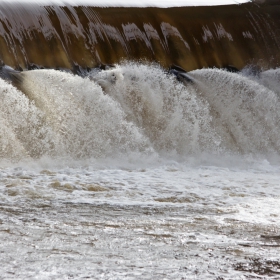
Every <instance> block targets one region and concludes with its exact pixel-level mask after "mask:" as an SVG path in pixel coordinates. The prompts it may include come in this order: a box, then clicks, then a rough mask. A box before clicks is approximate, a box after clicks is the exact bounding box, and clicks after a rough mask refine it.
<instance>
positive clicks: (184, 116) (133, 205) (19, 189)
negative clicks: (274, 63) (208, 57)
mask: <svg viewBox="0 0 280 280" xmlns="http://www.w3.org/2000/svg"><path fill="white" fill-rule="evenodd" d="M248 69H249V68H247V69H245V70H243V72H241V73H230V72H227V71H224V70H218V69H201V70H195V71H192V72H189V73H188V74H189V76H190V78H191V80H192V81H191V82H190V81H185V82H179V81H177V79H176V77H175V76H173V75H170V74H168V73H167V72H165V71H164V70H163V69H162V68H160V67H159V66H158V65H154V64H140V63H132V62H126V63H122V64H120V65H118V66H117V67H116V68H112V69H109V70H104V71H96V70H93V71H92V72H89V73H86V74H85V75H84V77H81V76H77V75H72V74H69V73H66V72H61V71H55V70H33V71H26V72H22V73H20V74H16V75H17V88H16V87H14V86H13V85H12V84H11V83H9V82H7V81H5V80H0V91H1V93H0V98H1V102H0V107H1V108H0V126H1V135H0V146H1V150H0V156H1V169H0V182H1V184H0V197H1V203H0V209H1V212H0V238H1V245H0V254H1V264H2V266H1V268H0V271H1V278H2V279H27V278H28V279H78V278H79V279H83V278H89V279H267V277H270V278H271V279H277V277H279V273H280V262H279V261H280V259H279V246H280V244H279V240H280V237H279V236H280V233H279V231H280V219H279V218H280V208H279V203H280V183H279V179H280V176H279V172H280V155H279V152H280V126H279V121H280V110H279V109H280V90H279V85H280V71H279V69H274V70H268V71H263V72H260V73H254V72H252V71H250V69H249V70H248Z"/></svg>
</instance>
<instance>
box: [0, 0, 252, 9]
mask: <svg viewBox="0 0 280 280" xmlns="http://www.w3.org/2000/svg"><path fill="white" fill-rule="evenodd" d="M1 2H2V3H9V4H10V3H30V4H38V5H51V4H56V5H60V6H64V5H72V6H79V5H87V6H95V7H161V8H168V7H184V6H216V5H234V4H242V3H246V2H249V1H248V0H238V1H235V0H195V1H192V0H176V1H173V0H164V1H162V0H153V1H142V0H134V1H130V0H115V1H112V0H2V1H1Z"/></svg>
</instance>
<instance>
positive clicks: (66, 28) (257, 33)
mask: <svg viewBox="0 0 280 280" xmlns="http://www.w3.org/2000/svg"><path fill="white" fill-rule="evenodd" d="M261 2H264V1H254V2H250V3H246V4H241V5H228V6H209V7H174V8H155V7H154V8H152V7H149V8H127V7H119V8H118V7H107V8H100V7H91V6H71V5H65V6H59V5H49V6H46V5H43V4H41V5H40V4H34V3H33V4H28V3H25V4H20V3H18V4H15V3H2V4H0V59H1V60H2V62H3V63H4V64H6V65H9V66H11V67H13V68H15V69H17V70H22V69H23V70H24V69H33V68H38V67H42V68H52V69H61V68H66V69H71V70H73V71H76V70H77V68H79V67H82V68H92V67H96V66H98V65H100V64H112V63H119V62H121V61H123V60H134V61H138V60H142V61H153V62H157V63H159V64H160V65H161V66H163V67H165V68H168V67H169V66H170V65H172V64H176V65H179V66H181V67H183V68H184V69H186V70H187V71H190V70H194V69H199V68H203V67H220V68H222V67H226V66H228V65H232V66H234V67H236V68H237V69H241V68H243V67H244V66H245V65H247V64H257V65H259V66H261V67H263V68H272V67H277V66H279V61H280V55H279V47H280V40H279V31H280V30H279V29H280V28H279V26H280V1H275V0H272V1H265V2H264V3H261Z"/></svg>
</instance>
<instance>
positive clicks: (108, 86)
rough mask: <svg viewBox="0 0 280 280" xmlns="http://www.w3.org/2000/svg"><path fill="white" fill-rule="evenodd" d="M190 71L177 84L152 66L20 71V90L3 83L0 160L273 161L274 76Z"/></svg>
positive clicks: (277, 147)
mask: <svg viewBox="0 0 280 280" xmlns="http://www.w3.org/2000/svg"><path fill="white" fill-rule="evenodd" d="M188 74H189V76H190V77H191V78H192V79H193V82H185V83H182V82H180V81H178V80H177V78H176V76H174V75H171V74H169V73H168V72H166V71H165V70H164V69H163V68H161V67H160V66H159V65H158V64H141V63H133V62H126V63H122V64H119V65H117V67H116V68H113V69H108V70H102V71H92V72H89V73H88V75H87V76H86V77H83V78H82V77H80V76H77V75H73V74H70V73H66V72H62V71H56V70H32V71H25V72H22V73H21V74H19V75H21V83H20V84H19V85H18V88H19V89H17V88H15V87H14V86H12V85H11V84H9V82H7V81H5V80H2V79H1V80H0V91H1V93H0V98H1V102H0V107H1V109H0V112H1V113H0V115H1V118H0V120H1V122H0V126H1V131H2V133H1V136H0V146H1V149H0V156H1V158H7V159H15V160H18V159H23V158H40V157H42V156H50V157H53V158H59V157H61V158H62V157H71V158H73V159H83V158H97V159H98V158H109V157H111V158H117V157H118V156H120V155H122V156H129V155H131V154H135V155H147V156H155V157H163V158H164V157H168V158H174V159H176V158H179V157H180V158H184V157H185V158H186V157H188V156H198V155H201V154H203V153H209V154H214V155H226V154H228V155H229V154H235V155H249V154H252V155H269V154H273V155H279V151H280V127H279V120H280V111H279V108H280V106H279V105H280V103H279V102H280V101H279V97H280V96H279V92H278V91H279V90H278V91H277V90H274V87H276V86H275V85H276V83H277V80H278V81H279V69H275V70H269V71H264V72H261V73H260V75H259V78H257V77H256V76H254V77H252V76H250V75H248V73H247V74H246V75H245V74H242V73H240V74H237V73H231V72H227V71H225V70H219V69H201V70H195V71H191V72H189V73H188ZM266 84H269V85H270V88H269V87H267V86H266ZM276 88H277V87H276Z"/></svg>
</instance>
